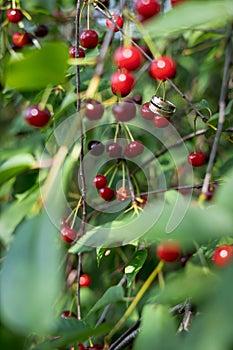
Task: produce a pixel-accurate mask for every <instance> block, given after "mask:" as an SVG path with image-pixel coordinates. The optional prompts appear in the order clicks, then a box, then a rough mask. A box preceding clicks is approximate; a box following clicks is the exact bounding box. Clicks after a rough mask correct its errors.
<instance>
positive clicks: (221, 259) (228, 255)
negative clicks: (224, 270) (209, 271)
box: [212, 244, 233, 267]
mask: <svg viewBox="0 0 233 350" xmlns="http://www.w3.org/2000/svg"><path fill="white" fill-rule="evenodd" d="M232 256H233V248H232V246H231V245H227V244H224V245H221V246H220V247H218V248H216V249H215V250H214V252H213V255H212V261H213V263H214V264H215V265H216V266H218V267H225V266H227V265H228V263H229V262H230V260H231V259H232Z"/></svg>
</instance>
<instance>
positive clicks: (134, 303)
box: [105, 260, 164, 344]
mask: <svg viewBox="0 0 233 350" xmlns="http://www.w3.org/2000/svg"><path fill="white" fill-rule="evenodd" d="M163 266H164V262H163V261H162V260H161V261H160V262H159V263H158V265H157V266H156V267H155V269H154V270H153V271H152V273H151V274H150V276H149V277H148V278H147V280H146V281H145V283H144V284H143V285H142V287H141V288H140V289H139V291H138V293H137V294H136V296H135V298H134V300H133V301H132V303H131V304H130V306H129V307H128V308H127V310H126V311H125V313H124V315H123V316H122V318H121V319H120V320H119V321H118V323H117V324H116V325H115V326H114V327H113V329H112V330H111V332H110V333H109V335H108V336H107V337H106V338H105V344H109V343H110V340H111V338H112V337H113V336H114V334H116V332H118V331H119V330H120V329H121V328H122V327H123V325H124V324H125V322H126V320H127V319H128V317H129V316H130V315H131V313H132V312H133V311H134V309H135V308H136V306H137V305H138V303H139V301H140V300H141V298H142V297H143V295H144V294H145V293H146V291H147V290H148V288H149V287H150V285H151V283H152V282H153V281H154V279H155V278H156V276H157V275H158V274H159V272H160V271H162V269H163Z"/></svg>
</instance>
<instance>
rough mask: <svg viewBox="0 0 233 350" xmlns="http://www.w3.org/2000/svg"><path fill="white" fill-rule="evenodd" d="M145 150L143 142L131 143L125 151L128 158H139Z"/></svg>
mask: <svg viewBox="0 0 233 350" xmlns="http://www.w3.org/2000/svg"><path fill="white" fill-rule="evenodd" d="M143 150H144V146H143V144H142V142H141V141H131V142H130V143H129V144H128V145H127V146H126V147H125V150H124V153H125V155H126V157H128V158H133V157H137V156H139V155H140V154H141V153H142V152H143Z"/></svg>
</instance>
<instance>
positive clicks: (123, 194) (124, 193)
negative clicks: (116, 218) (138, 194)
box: [116, 187, 130, 202]
mask: <svg viewBox="0 0 233 350" xmlns="http://www.w3.org/2000/svg"><path fill="white" fill-rule="evenodd" d="M129 197H130V192H129V190H128V189H127V188H125V187H119V188H118V190H117V191H116V199H117V200H118V201H121V202H123V201H125V200H127V199H129Z"/></svg>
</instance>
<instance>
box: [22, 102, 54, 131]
mask: <svg viewBox="0 0 233 350" xmlns="http://www.w3.org/2000/svg"><path fill="white" fill-rule="evenodd" d="M23 115H24V119H25V121H26V122H27V123H28V124H29V125H31V126H34V127H37V128H42V127H43V126H45V125H47V124H48V122H49V120H50V118H51V113H50V112H49V110H48V109H47V108H41V107H40V105H32V106H29V107H28V108H27V109H26V110H25V111H24V112H23Z"/></svg>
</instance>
